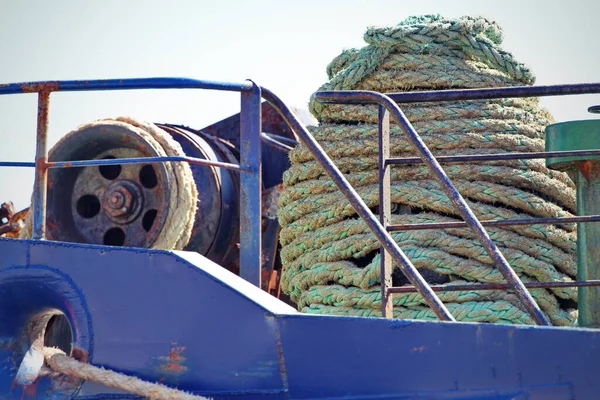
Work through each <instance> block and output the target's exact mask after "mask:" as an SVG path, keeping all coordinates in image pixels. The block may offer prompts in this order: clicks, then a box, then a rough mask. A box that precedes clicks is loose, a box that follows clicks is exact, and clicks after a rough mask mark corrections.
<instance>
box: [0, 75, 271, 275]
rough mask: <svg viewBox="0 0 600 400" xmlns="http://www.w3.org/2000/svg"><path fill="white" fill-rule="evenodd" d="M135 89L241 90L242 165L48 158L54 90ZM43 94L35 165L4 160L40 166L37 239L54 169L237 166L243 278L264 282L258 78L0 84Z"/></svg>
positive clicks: (5, 89)
mask: <svg viewBox="0 0 600 400" xmlns="http://www.w3.org/2000/svg"><path fill="white" fill-rule="evenodd" d="M133 89H205V90H220V91H230V92H239V93H240V102H241V103H240V108H241V112H240V124H241V128H240V165H235V164H229V163H219V162H214V161H208V160H203V159H200V158H193V157H148V158H137V159H117V158H115V159H110V160H84V161H63V162H48V147H47V132H48V115H49V107H50V94H51V93H53V92H80V91H107V90H133ZM18 93H37V94H38V113H37V135H36V154H35V163H25V162H0V166H8V167H33V166H34V167H35V179H34V188H33V205H32V211H33V222H32V225H33V226H32V229H33V232H32V239H37V240H44V239H45V236H46V192H47V184H48V168H71V167H87V166H97V165H116V164H127V163H147V162H154V163H155V162H166V161H184V162H189V163H193V164H201V165H210V166H215V167H220V168H228V169H235V170H237V171H238V172H239V173H240V189H241V190H240V220H241V221H242V223H241V224H240V261H242V260H243V262H240V276H242V277H243V278H244V279H246V280H248V281H249V282H251V283H253V284H254V285H257V286H260V271H261V221H260V218H258V219H257V218H255V216H256V215H261V203H260V201H261V200H260V199H261V185H262V182H261V151H260V143H261V139H262V132H261V107H260V103H261V89H260V87H259V86H258V85H256V84H255V83H254V82H252V81H246V82H241V83H228V82H215V81H205V80H197V79H189V78H141V79H140V78H134V79H108V80H77V81H51V82H26V83H13V84H7V85H0V95H5V94H18Z"/></svg>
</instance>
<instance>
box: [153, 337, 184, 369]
mask: <svg viewBox="0 0 600 400" xmlns="http://www.w3.org/2000/svg"><path fill="white" fill-rule="evenodd" d="M185 349H186V347H185V346H180V345H178V344H177V343H176V342H173V343H172V344H171V349H170V350H169V355H168V356H161V357H159V360H160V362H161V364H160V366H159V370H160V371H161V372H162V373H164V374H170V375H177V374H181V373H184V372H186V371H187V370H188V367H187V366H186V365H185V361H186V359H187V358H186V357H184V355H183V352H184V351H185Z"/></svg>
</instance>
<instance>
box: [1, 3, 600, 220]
mask: <svg viewBox="0 0 600 400" xmlns="http://www.w3.org/2000/svg"><path fill="white" fill-rule="evenodd" d="M433 13H435V14H438V13H439V14H442V15H444V16H447V17H459V16H462V15H473V16H474V15H482V16H485V17H487V18H489V19H492V20H495V21H496V22H498V23H499V24H500V25H501V26H502V27H503V29H504V33H505V40H504V43H503V48H504V49H506V50H508V51H510V52H512V53H513V54H514V56H515V57H516V58H517V59H518V60H519V61H521V62H524V63H526V64H528V65H529V66H530V67H531V68H532V69H533V71H534V72H535V74H536V76H537V82H536V83H537V84H540V85H545V84H559V83H585V82H600V68H599V65H600V51H599V50H600V26H599V25H600V24H599V23H598V16H599V15H600V1H598V0H571V1H552V0H545V1H544V0H536V1H528V0H519V1H514V0H504V1H483V0H479V1H467V0H462V1H461V0H452V1H443V0H439V1H433V0H431V1H430V0H420V1H416V0H411V1H401V0H395V1H383V0H370V1H358V0H337V1H327V0H318V1H314V0H302V1H294V2H292V1H284V0H272V1H267V0H264V1H200V0H198V1H192V0H188V1H177V0H172V1H169V2H166V1H156V0H147V1H123V0H103V1H89V0H88V1H75V0H71V1H66V0H65V1H61V0H55V1H48V0H34V1H24V0H23V1H18V0H12V1H10V0H0V54H1V56H2V62H1V63H0V83H10V82H21V81H34V80H63V79H103V78H129V77H152V76H184V77H191V78H198V79H210V80H223V81H242V80H244V79H247V78H249V79H253V80H254V81H256V82H257V83H258V84H260V85H262V86H265V87H267V88H269V89H271V90H273V91H274V92H275V93H277V94H278V95H279V96H281V97H282V98H283V99H284V100H286V102H287V103H288V104H290V105H291V106H296V107H301V108H306V107H307V102H308V99H309V97H310V95H311V94H312V93H313V92H314V91H315V90H317V89H318V88H319V86H320V85H321V84H323V83H324V82H325V81H326V74H325V67H326V66H327V64H328V63H329V62H330V61H331V59H332V58H334V57H335V56H337V55H338V54H339V53H340V51H341V50H342V49H344V48H351V47H362V46H364V45H365V43H364V42H363V40H362V37H363V34H364V32H365V30H366V28H367V27H369V26H382V25H393V24H396V23H398V22H400V21H402V20H403V19H405V18H406V17H408V16H411V15H421V14H433ZM543 104H544V105H546V106H547V107H548V108H549V109H550V111H551V112H552V113H553V115H554V117H555V118H556V119H557V120H558V121H565V120H572V119H588V118H594V116H593V115H591V114H588V113H587V112H586V109H587V107H588V106H590V105H592V104H600V96H597V95H594V96H570V97H564V98H560V99H559V98H552V99H545V100H544V101H543ZM238 111H239V97H238V95H237V94H233V93H227V94H223V93H218V92H212V91H211V92H199V91H189V90H186V91H138V92H131V91H129V92H104V93H102V92H95V93H89V94H85V93H58V94H53V95H52V101H51V108H50V135H49V137H50V143H49V144H50V146H51V145H52V144H54V143H55V142H56V141H57V140H58V139H59V138H60V137H61V136H62V135H64V134H65V133H67V132H68V131H70V130H72V129H74V128H75V127H77V126H78V125H79V124H82V123H84V122H87V121H89V120H92V119H96V118H103V117H111V116H116V115H131V116H134V117H137V118H142V119H147V120H149V121H153V122H168V123H175V124H184V125H188V126H191V127H194V128H198V129H199V128H202V127H204V126H206V125H209V124H211V123H213V122H216V121H218V120H220V119H222V118H224V117H227V116H229V115H232V114H235V113H237V112H238ZM35 121H36V96H35V95H31V94H28V95H11V96H0V159H2V160H11V161H33V159H34V149H35V146H34V139H35ZM32 185H33V170H31V169H23V168H2V170H1V171H0V203H1V202H3V201H6V200H12V201H13V202H15V205H16V206H17V208H19V209H21V208H24V207H26V206H28V202H29V198H30V196H31V190H32Z"/></svg>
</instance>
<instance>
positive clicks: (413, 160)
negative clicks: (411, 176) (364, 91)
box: [386, 149, 600, 165]
mask: <svg viewBox="0 0 600 400" xmlns="http://www.w3.org/2000/svg"><path fill="white" fill-rule="evenodd" d="M598 155H600V149H597V150H573V151H540V152H535V153H495V154H465V155H458V156H436V158H437V160H438V162H439V163H451V162H478V161H502V160H528V159H537V158H549V157H557V158H558V157H575V156H598ZM422 163H423V160H421V159H420V158H419V157H402V158H388V160H387V162H386V164H387V165H409V164H422Z"/></svg>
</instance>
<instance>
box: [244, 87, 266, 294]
mask: <svg viewBox="0 0 600 400" xmlns="http://www.w3.org/2000/svg"><path fill="white" fill-rule="evenodd" d="M260 103H261V89H260V87H259V86H258V85H256V84H254V83H253V89H252V91H249V92H242V93H241V112H240V167H241V168H242V169H241V171H240V276H241V277H242V278H244V279H245V280H247V281H248V282H250V283H252V284H254V285H255V286H258V287H260V285H261V276H260V275H261V265H262V262H261V261H262V251H261V249H262V229H261V227H262V224H261V215H262V204H261V203H262V196H261V189H262V178H261V177H262V160H261V154H262V149H261V132H262V129H261V106H260Z"/></svg>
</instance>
